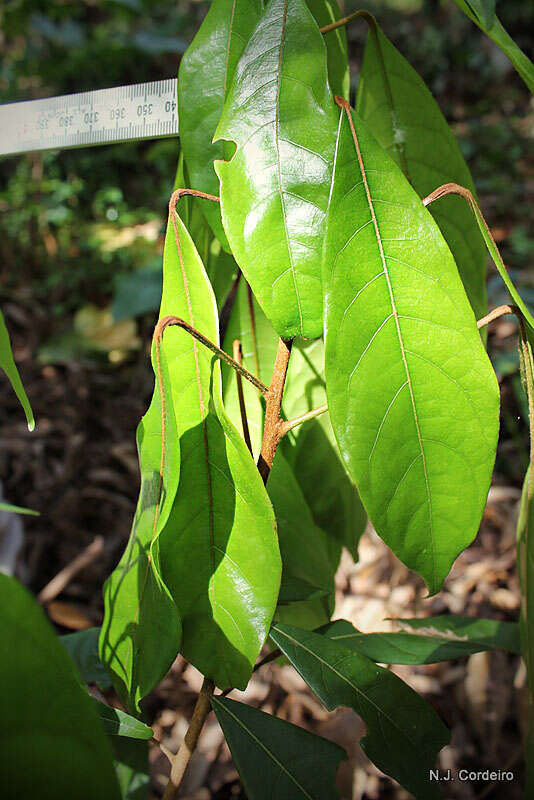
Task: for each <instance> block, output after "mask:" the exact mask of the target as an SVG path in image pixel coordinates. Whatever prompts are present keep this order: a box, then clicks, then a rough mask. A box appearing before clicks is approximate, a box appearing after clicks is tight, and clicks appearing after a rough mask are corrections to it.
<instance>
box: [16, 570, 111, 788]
mask: <svg viewBox="0 0 534 800" xmlns="http://www.w3.org/2000/svg"><path fill="white" fill-rule="evenodd" d="M0 637H1V640H2V642H4V645H5V646H4V648H3V652H2V658H1V659H0V686H1V687H2V689H1V691H0V717H1V719H2V729H1V730H2V733H1V741H0V774H1V775H2V779H1V783H2V790H3V791H2V798H3V800H22V798H29V797H39V800H58V798H63V797H68V798H72V800H94V798H96V797H98V798H99V800H119V797H120V794H119V787H118V784H117V780H116V778H115V774H114V771H113V764H112V758H111V749H110V747H109V744H108V742H107V741H106V737H105V735H104V732H103V730H102V727H101V725H100V723H99V720H98V715H97V714H96V712H95V710H94V709H93V707H92V705H91V698H90V697H89V696H88V695H87V692H86V691H85V689H84V688H83V686H82V684H81V681H80V678H79V676H78V675H77V673H76V670H75V667H74V665H73V663H72V661H71V660H70V658H69V656H68V654H67V653H66V652H65V649H64V648H63V647H62V646H61V644H60V643H59V639H58V637H57V636H56V635H55V633H54V631H53V630H52V628H51V626H50V624H49V623H48V621H47V620H46V618H45V616H44V614H43V612H42V610H41V609H40V608H39V606H38V605H37V604H36V602H35V601H34V599H33V598H32V597H31V595H30V594H29V592H28V591H27V590H26V589H25V588H24V587H23V586H22V585H21V584H20V583H19V582H18V581H17V580H15V579H14V578H10V577H8V576H6V575H1V574H0ZM29 754H31V757H29Z"/></svg>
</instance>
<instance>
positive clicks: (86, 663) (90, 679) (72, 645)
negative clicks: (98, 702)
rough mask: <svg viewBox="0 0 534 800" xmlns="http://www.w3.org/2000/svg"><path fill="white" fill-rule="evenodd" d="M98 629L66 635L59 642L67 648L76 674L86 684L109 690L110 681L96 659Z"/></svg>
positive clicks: (97, 658) (98, 659) (100, 663)
mask: <svg viewBox="0 0 534 800" xmlns="http://www.w3.org/2000/svg"><path fill="white" fill-rule="evenodd" d="M99 635H100V628H88V629H87V630H85V631H76V633H67V634H66V635H65V636H61V637H60V639H59V641H60V642H61V644H62V645H63V646H64V647H66V648H67V652H68V654H69V656H70V657H71V658H72V660H73V661H74V663H75V664H76V667H77V669H78V672H79V673H80V675H81V676H82V678H83V680H84V681H85V682H86V683H96V684H97V686H99V687H100V688H101V689H109V688H110V686H111V680H110V678H109V675H108V673H107V672H106V668H105V667H104V665H103V664H102V662H101V661H100V658H99V657H98V637H99Z"/></svg>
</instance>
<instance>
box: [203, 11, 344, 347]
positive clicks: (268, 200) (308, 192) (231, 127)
mask: <svg viewBox="0 0 534 800" xmlns="http://www.w3.org/2000/svg"><path fill="white" fill-rule="evenodd" d="M336 119H337V113H336V110H335V107H334V104H333V102H332V95H331V92H330V88H329V86H328V81H327V68H326V50H325V45H324V42H323V40H322V37H321V34H320V33H319V30H318V28H317V24H316V22H315V20H314V19H313V17H312V15H311V13H310V11H309V10H308V8H307V6H306V5H305V3H304V0H270V2H269V3H268V5H267V8H266V10H265V13H264V15H263V17H262V18H261V20H260V21H259V23H258V25H257V27H256V29H255V30H254V33H253V34H252V36H251V38H250V40H249V42H248V44H247V47H246V48H245V51H244V53H243V55H242V56H241V58H240V60H239V63H238V65H237V68H236V71H235V75H234V81H233V84H232V87H231V89H230V91H229V93H228V97H227V100H226V103H225V106H224V110H223V113H222V117H221V120H220V122H219V125H218V126H217V130H216V132H215V136H216V138H217V139H225V140H228V141H232V142H235V144H236V146H237V148H236V151H235V153H234V155H233V157H232V158H231V160H230V161H217V162H216V163H215V169H216V171H217V174H218V176H219V178H220V180H221V211H222V219H223V224H224V228H225V231H226V235H227V237H228V241H229V242H230V245H231V247H232V252H233V254H234V256H235V259H236V261H237V263H238V264H239V266H240V267H241V269H242V270H243V273H244V275H245V277H246V278H247V281H248V282H249V283H250V285H251V287H252V289H253V291H254V294H255V295H256V297H257V298H258V301H259V303H260V305H261V306H262V308H263V310H264V311H265V313H266V314H267V316H268V317H269V319H270V320H271V322H272V323H273V325H274V327H275V329H276V331H277V333H278V335H279V336H282V337H286V338H289V337H293V336H296V335H301V336H306V337H311V338H316V337H317V336H320V335H321V333H322V329H323V314H322V296H321V274H320V273H321V270H320V260H321V249H322V240H323V233H324V219H325V211H326V206H327V203H328V189H329V181H330V170H331V160H332V153H333V146H334V141H335V125H336Z"/></svg>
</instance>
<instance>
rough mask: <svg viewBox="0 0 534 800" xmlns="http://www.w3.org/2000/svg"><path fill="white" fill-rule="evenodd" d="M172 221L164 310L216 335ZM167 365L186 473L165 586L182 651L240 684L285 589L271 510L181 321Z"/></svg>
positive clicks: (222, 679)
mask: <svg viewBox="0 0 534 800" xmlns="http://www.w3.org/2000/svg"><path fill="white" fill-rule="evenodd" d="M176 224H177V235H178V237H179V242H180V252H179V251H178V248H177V244H176V240H175V236H174V231H173V225H172V220H171V221H169V226H168V230H167V238H166V243H165V254H164V266H163V287H164V288H163V302H162V306H161V310H160V317H161V318H163V317H166V316H168V315H175V316H178V317H181V318H182V319H185V320H186V321H187V322H188V323H190V324H191V325H192V326H193V327H195V328H196V329H197V330H199V331H201V332H202V333H203V334H204V335H205V336H207V337H208V338H209V339H211V341H213V342H218V318H217V308H216V303H215V297H214V294H213V291H212V288H211V285H210V283H209V281H208V278H207V275H206V272H205V270H204V266H203V264H202V262H201V260H200V258H199V256H198V253H197V251H196V249H195V247H194V244H193V242H192V240H191V237H190V236H189V234H188V232H187V230H186V228H185V226H184V225H183V223H182V221H181V219H180V217H178V216H177V217H176ZM166 337H171V338H172V341H173V343H174V348H175V349H174V350H173V357H172V360H171V362H170V364H169V368H170V370H171V372H172V375H173V381H172V386H171V398H172V403H171V406H172V408H173V410H174V414H175V420H176V428H177V436H178V440H179V444H178V447H179V453H180V462H181V463H180V478H179V485H178V489H177V492H176V496H175V498H174V504H173V508H172V511H171V514H170V516H169V518H168V521H167V522H166V525H165V529H164V530H163V532H162V534H161V536H160V542H161V564H162V571H163V577H164V580H165V583H166V585H167V586H168V587H169V590H170V592H171V594H172V597H173V598H174V600H175V602H176V604H177V606H178V609H179V611H180V614H181V617H182V621H183V643H182V649H181V652H182V653H183V655H184V657H185V658H186V659H187V660H188V661H190V662H191V663H192V664H193V665H194V666H196V667H197V668H198V669H199V670H200V671H201V672H202V673H203V674H204V675H206V676H207V677H209V678H211V679H212V680H214V681H215V683H216V684H217V685H218V686H221V687H226V686H238V687H240V688H244V687H245V686H246V684H247V683H248V680H249V678H250V675H251V672H252V668H253V665H254V662H255V660H256V657H257V655H258V653H259V651H260V649H261V646H262V645H263V642H264V640H265V638H266V636H267V633H268V630H269V626H270V623H271V619H272V616H273V613H274V610H275V607H276V601H277V598H278V591H279V588H280V576H281V564H280V554H279V549H278V542H277V537H276V523H275V519H274V513H273V509H272V506H271V503H270V501H269V498H268V496H267V493H266V491H265V487H264V485H263V482H262V480H261V478H260V476H259V473H258V470H257V468H256V465H255V464H254V462H253V460H252V457H251V455H250V453H249V452H248V450H247V447H246V445H245V443H244V441H243V440H242V438H241V436H240V435H239V433H238V432H237V430H236V428H235V427H234V426H233V425H232V423H231V422H230V420H229V419H228V416H227V415H226V413H225V411H224V408H223V404H222V396H221V370H220V362H219V360H218V359H215V358H214V357H213V355H212V353H211V351H210V350H208V349H207V348H206V347H204V346H203V345H201V344H200V343H199V342H197V340H196V339H194V338H193V337H191V336H190V334H188V333H186V332H185V331H184V330H182V329H181V328H178V327H171V328H167V330H166V331H165V334H164V339H165V338H166Z"/></svg>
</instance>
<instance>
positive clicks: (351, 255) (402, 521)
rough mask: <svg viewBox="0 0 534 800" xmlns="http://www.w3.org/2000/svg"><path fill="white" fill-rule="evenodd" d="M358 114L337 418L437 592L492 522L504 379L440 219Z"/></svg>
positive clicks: (343, 177)
mask: <svg viewBox="0 0 534 800" xmlns="http://www.w3.org/2000/svg"><path fill="white" fill-rule="evenodd" d="M350 119H351V120H352V121H353V125H354V130H352V129H351V127H350V125H349V120H348V117H347V114H346V113H345V112H344V113H343V114H342V117H341V119H340V128H339V133H338V141H337V151H336V162H335V168H334V176H333V183H332V192H331V199H330V206H329V213H328V228H327V237H326V242H325V263H324V276H323V277H324V289H325V308H326V316H325V328H326V346H325V348H326V349H325V366H326V386H327V396H328V406H329V411H330V419H331V421H332V426H333V428H334V432H335V434H336V437H337V440H338V444H339V448H340V451H341V454H342V456H343V459H344V461H345V464H346V467H347V470H348V472H349V474H350V475H351V476H352V478H353V479H354V481H355V483H356V485H357V487H358V491H359V494H360V497H361V499H362V502H363V504H364V506H365V508H366V510H367V513H368V514H369V516H370V518H371V520H372V522H373V524H374V527H375V529H376V531H377V533H378V534H379V535H380V536H381V537H382V538H383V539H384V540H385V541H386V543H387V544H388V545H389V546H390V547H391V549H392V550H393V551H394V552H395V554H396V555H397V556H398V557H399V558H400V559H401V561H403V562H404V563H405V564H406V565H407V566H408V567H410V568H411V569H413V570H415V571H416V572H418V573H419V574H421V575H422V576H423V578H424V579H425V581H426V583H427V585H428V588H429V590H430V592H431V593H434V592H437V591H439V589H440V587H441V584H442V582H443V580H444V578H445V576H446V575H447V573H448V571H449V569H450V567H451V564H452V562H453V561H454V559H455V558H456V556H457V555H458V553H459V552H460V551H461V550H463V549H464V548H465V547H467V545H468V544H470V542H471V541H472V540H473V538H474V536H475V535H476V532H477V529H478V525H479V523H480V518H481V516H482V512H483V510H484V506H485V503H486V498H487V494H488V489H489V485H490V479H491V473H492V468H493V462H494V459H495V450H496V443H497V435H498V429H499V388H498V385H497V380H496V377H495V374H494V372H493V370H492V367H491V364H490V362H489V359H488V357H487V355H486V353H485V350H484V347H483V345H482V341H481V339H480V335H479V332H478V330H477V326H476V322H475V318H474V315H473V312H472V310H471V308H470V306H469V303H468V301H467V298H466V296H465V292H464V290H463V287H462V284H461V281H460V279H459V277H458V273H457V270H456V266H455V264H454V261H453V259H452V257H451V254H450V251H449V249H448V248H447V246H446V244H445V242H444V240H443V239H442V237H441V234H440V232H439V229H438V227H437V225H436V223H435V222H434V220H433V219H432V217H431V216H430V214H429V213H428V212H427V210H426V209H425V208H424V207H423V205H422V204H421V202H420V200H419V198H418V197H417V195H416V193H415V192H414V190H413V189H412V188H411V187H410V185H409V184H408V182H407V180H406V179H405V177H404V176H403V174H402V172H401V171H400V169H399V168H398V167H397V165H396V164H395V163H394V162H393V161H392V160H391V159H390V157H389V156H388V155H387V154H386V153H385V152H384V151H383V150H382V149H381V148H380V147H379V146H378V144H377V143H376V140H375V139H373V138H372V136H371V135H370V134H369V133H368V131H367V130H366V128H365V126H364V124H363V123H362V122H361V120H360V119H359V117H358V116H357V115H356V114H353V116H352V117H351V118H350ZM392 198H394V200H393V199H392ZM355 265H356V266H355Z"/></svg>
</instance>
